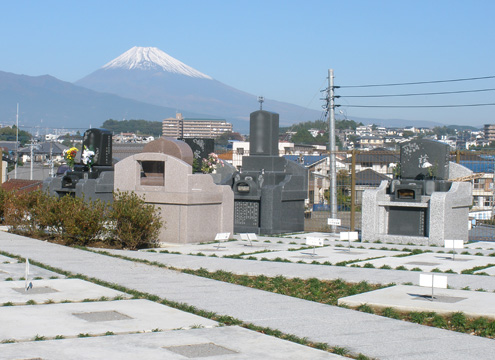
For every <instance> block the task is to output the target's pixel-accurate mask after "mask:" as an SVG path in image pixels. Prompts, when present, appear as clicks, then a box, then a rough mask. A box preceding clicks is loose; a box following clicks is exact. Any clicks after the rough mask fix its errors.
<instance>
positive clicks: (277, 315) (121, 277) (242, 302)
mask: <svg viewBox="0 0 495 360" xmlns="http://www.w3.org/2000/svg"><path fill="white" fill-rule="evenodd" d="M0 250H3V251H6V252H9V253H12V254H17V255H20V256H25V257H30V258H33V259H35V260H37V261H39V262H42V263H46V264H49V265H51V266H54V267H58V268H61V269H64V270H66V271H70V272H73V273H82V274H85V275H86V276H89V277H94V278H98V279H101V280H104V281H107V282H112V283H118V284H120V285H122V286H125V287H127V288H130V289H135V290H138V291H143V292H147V293H151V294H155V295H157V296H160V297H163V298H166V299H169V300H172V301H177V302H187V303H188V304H189V305H193V306H195V307H197V308H199V309H204V310H207V311H213V312H217V313H218V314H225V315H230V316H233V317H235V318H238V319H241V320H243V321H249V320H250V319H258V320H254V321H253V323H254V324H255V325H259V326H268V327H270V328H273V329H279V330H280V331H282V332H284V333H287V334H294V335H296V336H300V337H306V338H308V339H309V340H310V341H313V342H324V343H327V344H329V345H331V346H341V347H346V348H348V349H349V350H350V351H352V352H354V353H360V352H361V353H363V354H365V355H366V356H369V357H371V358H378V359H401V360H402V359H405V360H413V359H418V360H419V359H421V360H424V359H425V358H428V357H429V358H432V359H436V360H440V359H449V360H456V359H462V360H467V359H476V360H478V359H480V358H482V359H484V358H491V357H492V356H493V352H494V342H493V340H492V339H486V338H481V337H477V336H471V335H468V334H461V333H456V332H453V331H447V330H442V329H438V328H430V327H427V326H422V325H418V324H412V323H408V322H404V321H398V320H393V319H387V318H384V317H380V316H376V315H371V314H366V313H362V312H358V311H353V310H348V309H343V308H339V307H335V306H329V305H324V304H318V303H315V302H311V301H306V300H302V299H296V298H291V297H288V296H283V295H280V294H274V293H269V292H265V291H260V290H256V289H251V288H246V287H241V286H238V285H233V284H227V283H222V282H219V281H214V280H210V279H205V278H200V277H196V276H191V275H188V274H181V273H178V272H175V271H171V270H168V269H164V268H160V267H154V266H149V265H145V264H138V263H132V262H129V261H126V260H122V259H117V258H111V257H106V256H104V255H99V254H94V253H89V252H86V251H83V250H80V249H72V248H67V247H63V246H60V245H55V244H50V243H47V242H41V241H37V240H33V239H29V238H26V237H22V236H16V235H12V234H6V235H4V234H2V236H0ZM146 255H148V254H146ZM150 255H157V254H150ZM160 255H163V257H170V258H172V257H173V258H174V259H181V258H184V259H186V258H189V256H186V255H172V254H160ZM193 257H194V256H191V258H193ZM194 258H196V259H197V260H198V261H206V262H207V263H215V264H217V265H218V264H226V263H228V264H235V266H238V267H239V266H241V267H246V270H245V271H248V268H249V267H250V266H251V267H252V268H254V269H255V271H260V269H262V270H263V271H264V270H265V269H271V270H270V272H271V273H275V272H281V274H282V275H283V274H284V272H290V273H291V274H297V273H298V272H304V273H305V276H308V274H310V273H311V272H313V273H314V275H313V277H316V276H317V275H325V274H327V273H328V274H329V276H332V277H345V278H351V279H354V280H358V279H359V280H363V277H364V279H365V280H368V279H372V280H373V281H374V282H378V283H384V282H385V283H386V282H389V281H390V279H397V281H404V279H409V281H414V279H417V278H418V274H417V273H414V272H410V271H396V270H380V269H363V268H347V267H339V266H332V267H330V266H319V265H308V264H289V263H274V262H264V261H263V262H261V261H247V260H235V259H220V258H211V257H197V256H196V257H194ZM175 261H177V260H175ZM287 270H290V271H287ZM295 276H297V275H295ZM449 277H452V278H453V279H458V280H456V281H457V284H456V286H466V285H464V284H465V283H466V282H468V283H469V284H470V283H471V282H473V281H474V282H476V281H478V282H480V281H483V283H486V284H487V287H489V288H490V289H491V288H495V287H494V282H495V278H491V277H487V276H475V275H449ZM491 280H493V281H491ZM450 282H451V281H450V280H449V283H450ZM459 284H463V285H459ZM205 289H208V293H207V294H205ZM234 289H236V290H235V291H234ZM237 289H242V290H243V291H237ZM186 299H187V301H186ZM247 299H249V304H248V305H247V304H246V301H247ZM219 300H222V301H219ZM46 306H58V305H46ZM25 307H27V306H25ZM296 315H297V316H296ZM320 319H322V321H320ZM323 320H324V321H323ZM390 329H392V331H390ZM384 339H386V340H385V341H384ZM473 349H476V351H473ZM425 354H426V355H427V356H425Z"/></svg>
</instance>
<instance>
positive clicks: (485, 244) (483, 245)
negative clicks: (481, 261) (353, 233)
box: [464, 241, 495, 250]
mask: <svg viewBox="0 0 495 360" xmlns="http://www.w3.org/2000/svg"><path fill="white" fill-rule="evenodd" d="M464 247H465V248H468V249H476V250H495V242H493V241H478V242H474V243H470V244H464Z"/></svg>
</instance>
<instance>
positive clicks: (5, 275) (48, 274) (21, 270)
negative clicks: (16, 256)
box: [0, 262, 65, 281]
mask: <svg viewBox="0 0 495 360" xmlns="http://www.w3.org/2000/svg"><path fill="white" fill-rule="evenodd" d="M25 275H26V265H25V264H24V263H20V262H17V263H7V264H6V263H0V281H3V280H6V279H12V280H19V279H21V278H22V279H23V278H24V276H25ZM29 278H30V279H34V278H42V279H49V278H60V279H63V278H65V275H61V274H59V273H56V272H53V271H49V270H46V269H43V268H40V267H38V266H35V265H33V264H31V265H30V266H29Z"/></svg>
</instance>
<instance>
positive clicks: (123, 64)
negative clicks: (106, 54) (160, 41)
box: [102, 46, 212, 80]
mask: <svg viewBox="0 0 495 360" xmlns="http://www.w3.org/2000/svg"><path fill="white" fill-rule="evenodd" d="M160 68H161V69H162V70H164V71H167V72H171V73H175V74H181V75H186V76H190V77H194V78H203V79H210V80H211V79H212V78H211V77H210V76H208V75H205V74H203V73H201V72H199V71H198V70H196V69H193V68H192V67H190V66H187V65H186V64H184V63H183V62H181V61H179V60H177V59H175V58H173V57H172V56H170V55H168V54H166V53H165V52H163V51H161V50H160V49H158V48H156V47H138V46H134V47H133V48H132V49H129V50H127V51H126V52H125V53H123V54H122V55H120V56H119V57H117V58H115V59H113V60H112V61H110V62H109V63H107V64H105V65H104V66H103V68H102V69H129V70H131V69H141V70H150V69H160Z"/></svg>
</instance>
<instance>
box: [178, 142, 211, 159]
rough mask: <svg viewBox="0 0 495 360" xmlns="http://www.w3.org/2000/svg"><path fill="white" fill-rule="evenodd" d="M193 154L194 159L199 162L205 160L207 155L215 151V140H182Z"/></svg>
mask: <svg viewBox="0 0 495 360" xmlns="http://www.w3.org/2000/svg"><path fill="white" fill-rule="evenodd" d="M182 141H184V142H185V143H186V144H187V145H189V147H190V148H191V150H192V152H193V156H194V159H196V160H198V161H201V160H202V159H206V158H207V157H208V155H209V154H211V153H212V152H214V151H215V140H214V139H203V138H185V139H182Z"/></svg>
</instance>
